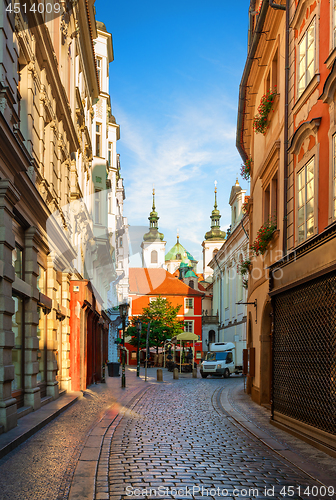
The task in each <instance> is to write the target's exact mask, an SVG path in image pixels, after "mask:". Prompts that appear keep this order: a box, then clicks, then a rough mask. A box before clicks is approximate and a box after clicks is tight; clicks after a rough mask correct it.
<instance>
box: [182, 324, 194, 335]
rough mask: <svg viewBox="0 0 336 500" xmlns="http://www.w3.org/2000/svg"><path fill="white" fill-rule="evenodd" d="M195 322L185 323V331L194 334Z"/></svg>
mask: <svg viewBox="0 0 336 500" xmlns="http://www.w3.org/2000/svg"><path fill="white" fill-rule="evenodd" d="M193 330H194V322H193V321H185V322H184V331H185V332H189V333H194V332H193Z"/></svg>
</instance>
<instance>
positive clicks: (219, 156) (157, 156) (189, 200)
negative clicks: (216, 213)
mask: <svg viewBox="0 0 336 500" xmlns="http://www.w3.org/2000/svg"><path fill="white" fill-rule="evenodd" d="M226 101H227V99H226V96H224V95H220V94H218V95H216V96H212V97H210V98H208V97H206V96H203V98H202V99H198V100H193V101H191V99H184V100H183V101H182V100H181V99H178V100H175V101H174V102H170V103H167V108H168V110H169V113H167V114H164V113H163V114H162V115H161V116H160V120H162V117H164V118H166V120H167V122H166V124H165V126H163V127H160V126H157V128H158V129H156V124H157V121H158V118H157V116H155V117H153V119H152V121H151V117H147V118H146V117H142V118H141V120H139V118H138V116H132V115H130V114H129V113H126V112H124V111H123V109H118V107H117V106H115V112H116V116H117V119H118V122H119V123H120V125H121V144H120V146H122V147H119V148H118V149H119V150H120V149H122V151H123V153H122V164H121V165H122V175H123V177H124V179H125V185H126V202H125V215H127V217H128V220H129V222H130V223H131V224H146V221H147V217H148V215H149V212H150V208H151V190H152V185H153V183H154V185H155V189H156V206H157V210H158V212H159V216H160V230H162V231H163V232H164V233H165V239H166V240H167V239H168V244H167V250H168V249H169V248H170V247H171V246H172V245H173V244H174V243H175V235H176V229H177V228H179V229H180V235H181V242H182V243H183V244H184V246H185V247H186V248H187V249H188V250H189V251H190V252H191V253H195V254H197V257H198V258H199V257H200V255H201V254H200V252H201V246H200V243H201V242H202V240H203V237H204V233H205V232H206V231H207V230H208V229H209V227H210V219H209V216H210V213H211V210H212V208H213V182H214V180H215V179H216V180H217V181H218V189H219V193H218V204H219V208H220V209H221V210H222V213H224V212H226V213H227V210H224V209H227V203H228V198H229V194H230V190H231V186H232V184H234V182H235V175H236V173H237V172H238V170H239V165H240V162H239V156H238V153H237V150H236V147H235V137H236V111H235V108H234V106H233V104H232V103H231V106H232V107H231V106H228V105H227V102H226ZM164 111H167V110H164ZM125 155H126V157H127V161H126V164H124V162H123V157H124V156H125ZM223 219H224V218H223V217H222V223H223V225H228V224H229V222H230V221H229V220H223ZM226 219H227V217H226ZM185 241H186V242H188V244H189V245H190V246H189V247H188V244H186V243H185ZM195 256H196V255H195Z"/></svg>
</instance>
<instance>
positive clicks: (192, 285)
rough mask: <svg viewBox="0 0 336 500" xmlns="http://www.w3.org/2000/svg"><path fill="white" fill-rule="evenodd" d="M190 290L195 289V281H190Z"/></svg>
mask: <svg viewBox="0 0 336 500" xmlns="http://www.w3.org/2000/svg"><path fill="white" fill-rule="evenodd" d="M188 286H189V287H190V288H195V285H194V282H193V280H190V281H189V285H188Z"/></svg>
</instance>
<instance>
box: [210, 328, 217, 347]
mask: <svg viewBox="0 0 336 500" xmlns="http://www.w3.org/2000/svg"><path fill="white" fill-rule="evenodd" d="M215 336H216V333H215V331H214V330H210V332H209V344H212V343H213V342H216V339H215Z"/></svg>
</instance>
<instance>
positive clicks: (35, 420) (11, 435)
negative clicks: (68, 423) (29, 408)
mask: <svg viewBox="0 0 336 500" xmlns="http://www.w3.org/2000/svg"><path fill="white" fill-rule="evenodd" d="M80 397H82V394H78V393H69V394H65V395H64V396H61V397H60V398H58V399H56V400H55V401H52V402H51V403H48V404H47V405H45V406H43V407H42V408H39V409H38V410H36V411H34V412H31V413H29V414H28V415H26V416H25V417H22V418H20V420H19V421H18V425H17V426H16V427H15V428H14V429H11V430H10V431H8V432H6V433H4V434H1V436H0V459H1V458H3V457H4V456H5V455H7V454H8V453H10V452H11V451H13V450H14V449H15V448H17V447H18V446H19V445H20V444H22V443H24V442H25V441H27V439H29V438H30V437H31V436H33V434H35V433H36V432H38V431H39V430H40V429H42V428H43V427H45V426H46V425H47V424H49V422H51V421H52V420H54V419H55V418H56V417H58V416H59V415H60V414H61V413H62V412H64V411H65V410H67V409H68V408H69V407H70V406H72V405H73V404H74V403H75V402H76V401H77V400H78V399H79V398H80ZM62 403H64V404H62Z"/></svg>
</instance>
